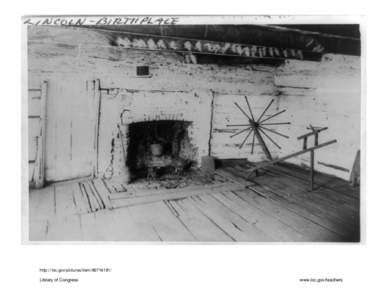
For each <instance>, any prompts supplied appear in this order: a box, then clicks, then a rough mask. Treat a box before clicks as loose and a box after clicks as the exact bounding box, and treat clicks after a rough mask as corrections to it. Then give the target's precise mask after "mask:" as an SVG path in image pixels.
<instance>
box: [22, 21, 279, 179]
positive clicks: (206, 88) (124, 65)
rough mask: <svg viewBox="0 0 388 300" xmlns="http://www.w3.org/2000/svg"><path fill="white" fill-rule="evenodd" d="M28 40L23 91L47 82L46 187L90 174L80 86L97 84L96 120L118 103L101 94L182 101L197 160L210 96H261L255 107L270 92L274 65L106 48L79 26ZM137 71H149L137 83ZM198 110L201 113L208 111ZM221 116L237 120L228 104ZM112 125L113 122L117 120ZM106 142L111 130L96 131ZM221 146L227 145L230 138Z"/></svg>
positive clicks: (88, 123)
mask: <svg viewBox="0 0 388 300" xmlns="http://www.w3.org/2000/svg"><path fill="white" fill-rule="evenodd" d="M28 34H29V38H28V73H29V74H28V75H29V82H28V84H29V87H30V88H34V87H36V86H39V84H40V82H41V81H42V80H47V81H48V90H49V92H48V94H49V95H48V112H47V116H48V120H47V124H48V125H47V127H48V129H47V130H48V134H47V145H48V146H47V149H46V157H47V159H46V167H45V170H46V180H48V181H58V180H66V179H71V178H76V177H82V176H88V175H90V174H92V172H93V168H94V167H95V165H94V164H95V156H96V154H95V149H94V127H95V120H96V103H95V102H96V98H95V97H90V96H89V93H90V91H88V89H87V83H88V82H90V80H94V79H99V80H100V85H101V88H102V89H103V91H102V94H101V97H102V98H101V101H102V102H101V105H102V106H101V108H102V111H101V115H102V116H103V115H109V110H110V113H114V112H117V109H118V108H119V107H120V101H115V100H114V99H111V98H112V97H111V96H112V95H110V96H109V97H106V94H105V93H106V92H105V91H107V90H112V91H113V90H115V91H119V95H120V96H119V98H115V99H116V100H117V99H120V97H129V96H128V95H130V94H131V93H132V94H131V95H132V96H133V95H135V94H136V95H138V96H139V95H142V96H141V97H144V95H149V96H150V97H149V98H147V99H148V100H149V101H152V99H153V98H155V95H158V96H157V97H156V98H160V99H162V98H163V97H162V95H163V93H166V95H173V94H174V95H185V97H184V98H182V99H181V101H183V102H182V103H184V104H185V105H186V108H185V110H184V111H186V112H185V114H186V115H187V116H189V115H190V116H191V118H192V119H195V120H196V121H198V123H199V124H200V125H199V126H200V129H199V130H197V133H196V136H195V139H196V141H197V142H198V148H199V155H202V154H204V155H206V154H208V153H207V151H208V146H209V143H210V141H209V137H210V131H211V122H210V119H209V118H210V113H211V106H212V105H216V106H219V107H222V106H223V105H224V102H223V100H222V99H221V100H219V99H220V98H219V97H218V96H216V95H233V96H231V99H235V97H236V99H237V100H242V99H241V95H249V96H252V97H258V98H259V99H261V98H260V97H263V100H260V105H259V106H261V107H262V106H263V105H265V104H264V102H266V101H267V99H268V98H269V96H270V95H272V94H274V93H275V88H274V82H273V75H272V74H273V71H274V68H273V67H266V66H218V65H193V64H186V63H185V62H184V59H183V57H182V56H180V55H178V54H175V53H159V52H147V51H138V50H130V49H121V48H118V47H112V46H110V45H109V39H108V37H107V36H106V35H105V34H102V33H99V32H96V31H92V30H87V29H84V28H69V27H66V28H65V27H43V26H37V27H30V28H29V32H28ZM138 65H148V66H149V67H150V73H151V75H152V76H151V77H150V78H139V77H137V76H136V75H135V74H136V66H138ZM125 95H126V96H125ZM195 95H197V97H196V96H195ZM132 96H131V97H132ZM139 97H140V96H139ZM166 97H167V96H166ZM166 97H164V98H163V99H165V98H166ZM217 97H218V98H217ZM221 98H222V97H221ZM109 99H110V100H109ZM217 99H218V100H217ZM264 99H265V100H264ZM148 100H147V101H148ZM136 101H137V100H136ZM163 101H164V100H163ZM186 101H187V103H186ZM171 103H174V101H172V102H171ZM198 103H202V104H201V107H200V108H198V107H197V105H198ZM225 104H226V103H225ZM134 105H135V104H134ZM205 107H207V108H208V111H207V112H205V109H204V108H205ZM228 110H229V113H228V112H226V115H225V118H226V119H225V125H226V124H227V122H230V121H233V120H234V118H235V116H236V120H237V121H238V118H240V116H239V115H238V114H239V112H238V110H237V109H236V108H235V107H232V106H230V107H229V108H228ZM199 118H200V119H201V120H200V122H199V120H198V119H199ZM108 119H109V118H108ZM105 121H106V119H105ZM105 121H104V120H103V119H101V124H100V126H101V130H102V131H104V130H108V131H109V130H110V131H111V129H103V128H108V127H104V126H105V125H106V124H105V125H104V122H105ZM114 122H117V121H116V119H115V120H114ZM217 122H218V125H216V126H214V127H213V129H214V128H216V127H217V126H219V127H222V126H223V125H222V124H223V121H222V118H221V119H219V120H218V121H217ZM212 135H213V134H212ZM107 136H109V137H110V136H111V132H110V133H107V132H105V133H103V132H101V134H100V141H99V144H100V145H105V144H104V141H103V140H104V139H108V138H107ZM213 136H214V135H213ZM225 143H230V139H227V140H225ZM108 146H109V144H108ZM101 147H104V146H101ZM217 147H218V150H217V151H218V152H217V153H218V154H219V156H220V157H222V158H227V157H230V158H234V157H235V156H239V157H241V156H242V154H241V153H246V152H248V151H247V149H250V148H249V147H250V145H246V146H245V147H246V148H245V149H242V150H243V151H242V152H241V153H240V152H239V151H236V150H234V151H231V147H223V145H220V144H218V145H217ZM205 149H206V150H205ZM100 150H101V151H100V153H99V160H100V162H101V163H99V170H98V171H100V173H101V172H102V171H103V166H104V165H105V164H106V162H107V160H108V153H107V151H108V150H107V149H100ZM104 153H105V154H104ZM198 157H199V156H198Z"/></svg>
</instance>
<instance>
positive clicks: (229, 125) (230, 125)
mask: <svg viewBox="0 0 388 300" xmlns="http://www.w3.org/2000/svg"><path fill="white" fill-rule="evenodd" d="M235 126H251V124H228V125H226V127H235Z"/></svg>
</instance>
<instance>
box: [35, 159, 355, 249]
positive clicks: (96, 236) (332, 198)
mask: <svg viewBox="0 0 388 300" xmlns="http://www.w3.org/2000/svg"><path fill="white" fill-rule="evenodd" d="M246 164H248V163H240V164H239V165H234V166H232V167H223V168H221V169H218V170H217V174H216V180H215V182H213V183H211V184H202V185H190V186H187V187H183V188H176V189H163V188H154V189H153V188H152V186H151V187H150V186H149V185H146V184H144V183H139V184H136V183H134V184H114V183H112V182H109V181H106V180H101V179H95V180H83V181H77V182H67V183H57V184H53V185H50V186H48V187H46V188H44V189H39V190H31V191H30V199H29V211H30V226H29V239H30V241H170V242H235V241H238V242H357V241H359V227H360V218H359V189H358V188H352V187H350V185H349V184H348V183H347V182H345V181H342V180H340V179H338V178H334V177H330V176H327V175H323V174H319V175H317V184H316V186H317V187H316V190H314V191H310V190H309V188H310V185H309V174H308V172H306V171H305V170H303V169H301V168H297V167H293V166H291V165H280V166H279V165H277V166H272V167H269V168H267V169H266V171H265V172H264V174H261V175H259V176H258V177H254V178H253V180H250V181H246V180H245V179H244V177H243V176H244V175H246V174H245V172H246V169H247V165H246Z"/></svg>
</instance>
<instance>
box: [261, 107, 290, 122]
mask: <svg viewBox="0 0 388 300" xmlns="http://www.w3.org/2000/svg"><path fill="white" fill-rule="evenodd" d="M285 111H286V110H285V109H283V110H281V111H279V112H278V113H276V114H274V115H272V116H270V117H268V118H266V119H264V120H263V121H261V123H264V122H265V121H267V120H269V119H272V118H274V117H276V116H278V115H280V114H282V113H284V112H285Z"/></svg>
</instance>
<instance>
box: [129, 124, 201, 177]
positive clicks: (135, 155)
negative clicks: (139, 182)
mask: <svg viewBox="0 0 388 300" xmlns="http://www.w3.org/2000/svg"><path fill="white" fill-rule="evenodd" d="M190 125H191V122H187V121H169V120H161V121H147V122H137V123H131V124H129V130H128V133H129V135H128V140H129V145H128V156H127V165H128V167H129V171H130V173H131V181H133V180H136V179H139V178H147V179H158V178H161V177H163V176H182V175H184V174H185V173H186V172H188V171H189V170H190V169H191V168H192V167H193V166H194V164H195V151H194V148H193V145H192V144H191V142H190V137H189V133H188V129H189V127H190Z"/></svg>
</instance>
